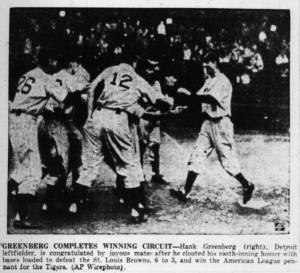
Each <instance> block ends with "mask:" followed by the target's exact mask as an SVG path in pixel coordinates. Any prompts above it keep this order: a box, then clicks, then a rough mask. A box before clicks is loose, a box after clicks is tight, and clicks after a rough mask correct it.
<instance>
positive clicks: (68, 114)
mask: <svg viewBox="0 0 300 273" xmlns="http://www.w3.org/2000/svg"><path fill="white" fill-rule="evenodd" d="M70 57H71V55H70V56H69V57H65V60H64V63H63V66H64V67H65V68H63V69H61V70H60V71H59V72H58V73H55V74H53V76H52V79H53V81H55V82H56V83H57V84H58V85H59V86H60V88H61V90H63V92H65V90H67V92H68V93H69V94H72V96H73V98H74V97H75V93H77V94H78V95H79V96H80V95H81V94H82V91H83V90H84V89H85V88H86V87H87V85H88V82H87V81H86V80H85V79H84V78H83V77H77V76H75V75H73V74H72V72H73V71H72V67H71V65H70V60H71V59H69V58H70ZM74 107H75V105H74V101H73V100H69V101H66V102H64V103H61V102H58V101H57V100H55V99H53V98H51V99H50V100H49V101H48V103H47V105H46V109H47V115H45V118H44V124H42V129H43V130H44V128H46V130H47V133H48V134H49V137H48V138H49V139H50V140H51V139H52V140H53V141H52V142H53V143H54V144H55V148H56V153H55V154H54V155H53V156H52V157H51V158H50V160H48V162H47V163H48V164H47V163H45V164H44V165H47V166H46V167H47V168H46V169H48V170H49V172H50V174H51V170H52V171H53V172H54V173H55V172H58V173H56V176H59V177H60V180H57V179H48V180H47V182H48V183H47V194H46V202H45V203H44V204H43V206H42V210H43V211H44V212H46V211H49V212H50V211H51V210H52V209H53V202H52V201H53V198H54V195H55V192H56V191H55V186H57V187H61V186H63V185H64V184H65V180H66V175H67V174H69V173H71V174H72V177H73V181H75V180H76V179H77V177H78V169H79V167H80V166H81V150H82V136H81V133H80V131H79V130H78V128H77V127H76V126H75V125H74V122H73V111H74ZM52 148H53V147H52ZM46 152H47V151H46ZM58 181H60V182H61V183H59V184H61V185H57V184H58Z"/></svg>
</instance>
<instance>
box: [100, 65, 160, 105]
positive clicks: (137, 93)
mask: <svg viewBox="0 0 300 273" xmlns="http://www.w3.org/2000/svg"><path fill="white" fill-rule="evenodd" d="M95 81H96V84H98V83H100V82H102V81H103V82H104V88H103V91H102V92H101V94H100V96H99V98H98V99H97V103H99V104H100V105H101V106H103V107H106V108H111V109H124V110H126V109H127V108H129V107H131V106H132V105H134V104H136V103H137V102H138V100H139V99H140V97H141V96H143V94H145V95H146V96H147V97H148V98H149V99H150V100H151V101H152V103H153V102H155V100H156V99H157V98H158V97H159V95H158V94H157V93H156V92H155V91H154V90H153V88H152V87H151V86H150V85H149V84H148V83H147V82H146V81H145V80H143V79H142V78H141V77H140V76H139V75H138V74H137V73H136V72H135V71H134V69H133V67H131V66H130V65H127V64H120V65H117V66H112V67H109V68H107V69H105V70H104V71H103V72H102V73H101V74H100V76H99V77H98V78H97V79H96V80H95Z"/></svg>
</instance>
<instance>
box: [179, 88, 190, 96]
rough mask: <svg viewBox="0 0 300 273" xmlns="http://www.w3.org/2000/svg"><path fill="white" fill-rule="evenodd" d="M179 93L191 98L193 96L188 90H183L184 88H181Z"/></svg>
mask: <svg viewBox="0 0 300 273" xmlns="http://www.w3.org/2000/svg"><path fill="white" fill-rule="evenodd" d="M177 93H178V94H185V95H187V96H190V95H191V94H192V93H191V92H190V91H189V90H187V89H186V88H183V87H179V88H178V89H177Z"/></svg>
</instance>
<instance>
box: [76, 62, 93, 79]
mask: <svg viewBox="0 0 300 273" xmlns="http://www.w3.org/2000/svg"><path fill="white" fill-rule="evenodd" d="M74 75H75V76H76V77H77V78H79V79H82V80H84V81H86V82H89V81H90V79H91V76H90V73H89V72H88V71H87V70H86V69H85V68H84V67H83V66H82V65H81V64H80V65H78V66H77V67H76V69H75V73H74Z"/></svg>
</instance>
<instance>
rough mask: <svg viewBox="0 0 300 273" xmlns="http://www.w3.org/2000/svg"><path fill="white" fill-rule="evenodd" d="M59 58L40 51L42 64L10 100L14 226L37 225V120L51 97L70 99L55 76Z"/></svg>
mask: <svg viewBox="0 0 300 273" xmlns="http://www.w3.org/2000/svg"><path fill="white" fill-rule="evenodd" d="M56 63H57V62H56V60H55V58H53V57H49V52H47V51H46V50H42V51H41V52H40V54H39V66H38V67H36V68H34V69H33V70H31V71H29V72H27V73H26V74H24V75H23V76H22V77H21V78H20V80H19V83H18V87H17V93H16V95H15V98H14V100H13V102H12V103H11V104H10V119H9V139H10V143H11V149H12V154H13V168H12V170H11V172H10V179H11V180H13V181H15V183H17V184H18V191H17V195H16V207H17V215H16V218H15V220H14V222H13V226H14V227H15V228H25V229H26V228H36V227H37V225H34V224H33V223H32V222H31V221H30V219H29V218H28V217H29V205H30V203H31V202H32V201H33V196H34V195H35V193H36V189H37V187H38V185H39V183H40V181H41V176H42V172H41V158H40V154H39V146H38V120H39V117H40V116H41V114H42V113H43V110H44V108H45V106H46V104H47V102H48V101H49V99H50V98H54V99H55V100H57V101H59V102H63V101H65V100H66V99H67V95H68V93H67V91H66V90H65V89H63V88H61V87H60V86H58V85H57V83H56V82H55V81H53V80H52V78H51V75H50V73H53V72H54V71H55V69H56Z"/></svg>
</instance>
